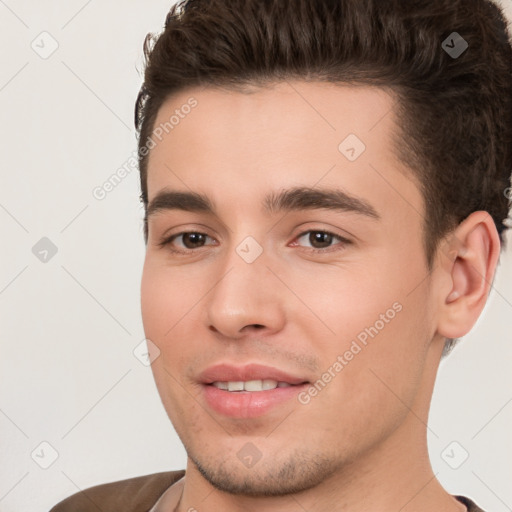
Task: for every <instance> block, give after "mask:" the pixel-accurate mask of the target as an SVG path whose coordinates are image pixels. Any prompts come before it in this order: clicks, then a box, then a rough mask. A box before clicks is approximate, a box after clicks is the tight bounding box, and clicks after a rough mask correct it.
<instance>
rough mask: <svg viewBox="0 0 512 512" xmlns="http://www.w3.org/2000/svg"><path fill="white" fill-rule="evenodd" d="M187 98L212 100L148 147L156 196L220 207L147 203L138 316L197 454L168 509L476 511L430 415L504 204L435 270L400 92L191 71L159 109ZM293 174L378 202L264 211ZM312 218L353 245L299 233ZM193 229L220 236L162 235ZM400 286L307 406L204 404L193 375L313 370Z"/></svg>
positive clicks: (492, 256) (478, 217) (479, 288)
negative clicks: (431, 430)
mask: <svg viewBox="0 0 512 512" xmlns="http://www.w3.org/2000/svg"><path fill="white" fill-rule="evenodd" d="M191 96H193V97H194V98H195V99H196V100H197V101H198V105H197V107H196V108H195V109H193V110H192V111H191V113H190V114H188V116H186V117H185V118H184V119H182V120H181V121H180V123H179V125H177V126H175V127H174V129H173V130H172V131H170V132H169V134H168V135H166V136H164V137H163V139H162V141H161V142H159V143H158V144H157V145H156V147H154V148H153V149H151V152H150V156H149V167H148V195H149V201H151V200H152V198H154V196H155V195H156V193H157V192H158V191H160V190H161V189H163V188H169V189H174V190H181V191H194V192H200V193H203V194H206V195H208V196H209V197H210V199H211V201H212V202H213V203H215V205H216V207H217V215H209V214H204V213H195V212H187V211H178V210H162V211H159V212H157V213H155V214H154V215H151V216H150V218H149V224H148V227H149V238H148V243H147V251H146V258H145V262H144V269H143V275H142V283H141V306H142V317H143V323H144V329H145V333H146V337H147V338H149V339H150V340H151V341H152V342H153V343H154V344H155V345H156V347H158V349H159V350H160V354H159V356H158V357H157V358H156V359H155V360H154V362H153V363H152V371H153V375H154V378H155V382H156V385H157V388H158V391H159V394H160V397H161V399H162V402H163V405H164V407H165V409H166V411H167V414H168V416H169V418H170V420H171V422H172V424H173V425H174V428H175V429H176V432H177V433H178V435H179V436H180V439H181V440H182V442H183V444H184V446H185V448H186V451H187V454H188V462H187V467H186V477H185V478H184V479H183V480H181V481H180V482H179V483H177V484H175V485H174V486H172V487H171V488H170V490H169V491H168V493H166V495H164V497H163V498H162V502H161V503H163V505H162V509H161V510H165V511H172V510H173V509H174V507H175V506H176V504H177V503H178V500H179V499H180V496H181V501H180V503H179V508H178V510H179V511H188V510H194V509H195V510H198V511H201V512H210V511H212V512H213V511H218V510H223V511H227V512H230V511H259V512H266V511H277V510H279V511H282V512H288V511H290V512H291V511H302V510H308V511H309V512H316V511H325V510H335V511H349V510H350V511H351V512H362V511H368V510H376V511H377V510H378V511H379V512H391V511H393V512H396V511H397V510H400V511H401V512H408V511H415V512H422V511H433V510H444V511H453V512H455V511H463V510H465V507H464V505H462V504H461V503H459V502H458V501H457V500H455V498H453V497H452V496H451V495H450V494H448V493H447V492H446V491H445V490H444V489H443V488H442V487H441V485H440V484H439V482H438V481H437V479H436V478H435V477H434V474H433V472H432V468H431V465H430V462H429V458H428V451H427V439H426V425H427V419H428V410H429V406H430V400H431V397H432V392H433V387H434V382H435V377H436V373H437V369H438V365H439V362H440V358H441V353H442V349H443V345H444V340H445V337H460V336H463V335H464V334H466V333H467V332H468V331H469V330H470V329H471V327H472V326H473V325H474V323H475V322H476V320H477V318H478V316H479V315H480V313H481V311H482V309H483V307H484V305H485V301H486V299H487V295H488V293H489V289H490V286H491V282H492V279H493V276H494V271H495V268H496V264H497V259H498V255H499V248H500V242H499V238H498V234H497V232H496V229H495V227H494V224H493V222H492V219H491V218H490V216H489V215H488V214H487V213H486V212H475V213H473V214H471V215H470V216H469V217H468V218H467V219H466V220H465V221H464V222H463V223H461V224H460V225H459V226H458V228H457V230H456V231H455V232H454V233H453V236H451V237H448V238H447V239H446V240H444V241H443V242H442V243H441V245H440V247H439V250H438V253H437V255H436V258H435V262H434V268H433V270H432V272H430V273H429V271H428V269H427V265H426V258H425V254H424V250H423V245H422V242H423V238H422V237H423V232H422V222H423V216H424V214H425V211H424V203H423V198H422V195H421V192H420V189H419V188H418V184H417V182H416V181H415V180H414V179H413V177H412V173H411V172H410V170H409V169H407V168H406V167H405V166H404V165H403V164H402V163H401V162H400V161H399V160H398V159H397V157H396V156H395V152H394V151H393V146H392V136H393V134H394V133H396V131H397V124H396V122H395V119H394V115H393V108H394V98H393V96H391V94H390V93H388V92H385V91H384V90H383V89H378V88H374V87H354V86H340V85H333V84H326V83H321V82H309V83H308V82H304V81H293V82H292V81H290V82H280V83H278V84H274V86H272V87H265V88H264V89H259V90H257V91H256V92H253V93H252V94H242V93H240V92H228V91H225V90H220V89H214V88H193V89H187V90H186V91H181V92H180V93H179V94H176V95H174V96H171V97H169V98H168V99H167V101H166V102H165V103H164V105H163V106H162V107H161V109H160V111H159V114H158V118H157V121H156V124H155V126H157V125H158V124H159V123H163V122H165V121H167V120H168V119H169V117H170V116H171V115H172V114H173V113H174V111H175V109H176V108H180V106H182V105H183V104H185V103H186V102H187V99H188V98H190V97H191ZM349 133H354V134H357V136H358V137H359V138H360V139H361V140H362V141H363V142H364V144H365V145H366V150H365V151H364V152H363V153H362V154H361V156H359V158H358V159H357V160H355V161H354V162H350V161H349V160H347V158H345V156H344V155H343V154H341V152H340V151H339V150H338V146H339V144H340V143H341V142H342V141H343V140H344V139H345V137H346V136H347V135H348V134H349ZM290 186H305V187H311V188H313V187H315V188H318V187H326V188H328V187H338V188H343V190H344V191H346V192H348V193H350V194H352V195H355V196H358V197H360V198H363V199H364V200H365V201H367V202H368V203H370V204H371V205H372V206H373V207H374V209H375V210H376V211H377V212H378V214H379V215H380V219H378V220H376V219H372V218H369V217H365V216H362V215H358V214H355V213H353V212H338V211H329V210H302V211H295V212H287V213H282V212H281V213H277V214H273V215H271V214H268V213H265V212H264V211H263V210H262V208H261V202H262V199H263V197H264V196H265V195H266V194H267V193H269V192H270V191H279V190H281V189H284V188H288V187H290ZM307 230H310V231H313V232H315V231H322V230H327V231H331V232H334V233H335V234H336V235H339V236H342V237H345V238H347V239H349V240H350V241H351V243H349V244H346V243H343V242H341V241H340V240H339V239H337V238H336V237H333V238H332V239H330V241H329V239H327V241H325V239H324V241H322V240H321V241H320V242H316V243H315V239H314V238H313V234H314V233H313V234H311V236H309V235H308V234H306V235H305V236H300V237H299V235H301V234H302V233H303V232H305V231H307ZM183 232H196V233H197V232H199V233H205V234H206V235H208V237H205V238H203V242H202V246H201V243H199V244H198V243H197V239H196V241H195V245H194V241H193V242H192V244H191V243H190V241H189V240H188V239H186V238H185V237H177V238H176V239H174V241H173V242H172V244H169V245H167V246H164V247H161V246H159V245H158V243H159V242H160V241H161V240H162V239H164V238H165V237H166V236H169V235H170V234H173V233H175V234H178V233H183ZM247 236H252V237H253V238H254V239H255V240H257V242H258V243H259V244H260V246H261V247H262V249H263V252H262V254H261V255H260V256H259V257H258V258H257V259H256V260H255V261H254V262H253V263H250V264H249V263H247V262H246V261H244V260H243V259H242V258H241V257H240V256H239V254H238V253H237V252H236V248H237V246H238V245H239V244H240V243H241V242H242V240H244V239H245V238H246V237H247ZM187 242H188V245H185V244H187ZM313 248H317V249H320V250H323V251H324V253H322V254H320V253H318V254H315V253H312V252H311V250H312V249H313ZM322 248H323V249H322ZM171 249H176V250H182V251H187V250H188V252H186V253H185V254H181V255H180V254H175V253H173V252H172V251H171ZM397 302H398V303H399V304H400V305H401V306H402V309H401V311H400V312H399V313H397V314H396V315H395V316H394V318H393V319H392V320H390V321H389V322H388V323H386V324H385V327H384V328H382V329H381V330H380V331H379V332H378V334H377V335H376V336H375V337H374V338H373V339H369V340H368V344H367V346H364V347H363V349H362V350H361V351H360V352H359V353H358V354H357V355H356V356H354V358H353V359H352V360H351V361H349V362H348V364H347V365H346V366H344V368H343V370H342V371H340V372H339V373H337V374H336V376H335V377H334V378H332V380H331V381H330V382H329V383H328V385H326V386H325V388H323V389H322V390H321V392H320V393H318V394H317V396H315V397H313V398H311V400H310V402H309V403H307V404H301V403H299V401H298V400H295V399H292V400H289V401H288V402H286V403H285V404H284V405H282V406H280V407H277V408H276V409H273V410H272V411H270V412H268V413H267V414H265V415H263V416H260V417H257V418H252V419H239V418H238V419H233V418H227V417H225V416H222V415H219V414H217V413H216V412H215V411H212V410H211V409H209V408H208V406H207V405H206V403H205V401H204V399H203V397H202V394H201V386H200V385H199V384H198V382H197V376H198V374H199V372H201V371H202V370H204V369H205V368H207V367H208V366H211V365H213V364H216V363H220V362H229V363H233V364H245V363H248V362H258V363H261V364H266V365H269V366H274V367H278V368H280V369H282V370H284V371H287V372H288V373H292V374H294V375H300V376H303V377H305V379H307V380H309V381H310V382H315V381H316V380H317V379H319V378H320V377H321V376H322V374H323V373H324V372H326V371H327V369H328V368H329V367H332V365H333V363H334V362H335V361H336V360H337V357H338V355H340V354H344V353H345V352H346V350H348V349H349V348H350V346H351V343H352V341H353V340H355V339H356V337H357V335H358V334H359V333H361V331H364V329H365V328H367V327H369V326H372V325H374V324H375V322H376V321H377V320H378V319H379V318H380V315H381V314H383V313H385V312H386V311H387V310H388V309H389V308H391V307H392V305H393V304H394V303H397ZM255 324H258V325H259V327H258V326H256V325H255ZM448 441H449V440H448ZM248 442H251V443H252V444H253V445H254V446H255V447H256V448H257V450H259V452H260V453H261V459H260V460H259V461H258V462H257V463H256V464H255V465H254V466H252V467H251V468H247V467H246V466H245V465H244V464H242V462H241V460H240V459H239V458H238V457H237V452H238V451H239V450H240V449H242V447H244V445H245V444H246V443H248ZM397 483H399V485H397ZM158 510H160V509H158Z"/></svg>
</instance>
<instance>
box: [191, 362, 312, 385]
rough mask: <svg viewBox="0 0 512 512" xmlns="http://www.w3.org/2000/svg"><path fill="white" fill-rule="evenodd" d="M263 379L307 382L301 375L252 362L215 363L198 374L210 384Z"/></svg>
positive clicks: (203, 381)
mask: <svg viewBox="0 0 512 512" xmlns="http://www.w3.org/2000/svg"><path fill="white" fill-rule="evenodd" d="M264 379H270V380H275V381H277V382H287V383H288V384H302V383H304V382H308V381H307V379H305V378H303V377H299V376H295V375H290V374H289V373H286V372H284V371H282V370H279V369H278V368H274V367H271V366H265V365H261V364H254V363H253V364H247V365H244V366H234V365H230V364H226V363H224V364H217V365H214V366H210V367H208V368H207V369H206V370H204V371H203V372H201V373H200V374H199V380H200V381H201V382H202V383H203V384H211V383H212V382H240V381H244V382H245V381H248V380H264Z"/></svg>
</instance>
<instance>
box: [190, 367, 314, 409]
mask: <svg viewBox="0 0 512 512" xmlns="http://www.w3.org/2000/svg"><path fill="white" fill-rule="evenodd" d="M200 383H201V384H202V389H203V397H204V400H205V403H206V405H207V407H209V408H210V409H212V410H213V411H215V412H216V413H218V414H220V415H223V416H227V417H231V418H255V417H258V416H262V415H264V414H266V413H268V412H270V411H271V410H273V409H274V408H276V407H277V406H278V405H282V404H283V403H284V402H287V401H289V400H291V399H293V398H294V397H296V396H297V394H298V393H299V392H300V391H302V390H304V389H305V388H306V387H307V386H308V385H309V384H310V382H309V380H307V379H306V378H304V377H300V376H295V375H291V374H288V373H286V372H284V371H282V370H279V369H277V368H273V367H269V366H263V365H259V364H250V365H246V366H242V367H237V366H232V365H227V364H222V365H216V366H213V367H210V368H208V369H207V370H206V371H204V372H203V373H202V374H201V375H200Z"/></svg>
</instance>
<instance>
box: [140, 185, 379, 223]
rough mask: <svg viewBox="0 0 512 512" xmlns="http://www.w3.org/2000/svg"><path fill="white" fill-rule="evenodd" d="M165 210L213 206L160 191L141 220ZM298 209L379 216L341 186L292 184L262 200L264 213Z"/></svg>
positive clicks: (202, 198) (192, 195)
mask: <svg viewBox="0 0 512 512" xmlns="http://www.w3.org/2000/svg"><path fill="white" fill-rule="evenodd" d="M165 210H184V211H188V212H198V213H207V214H210V215H217V214H216V207H215V205H214V204H213V202H212V201H211V200H210V198H209V197H208V196H206V195H204V194H199V193H197V192H186V191H177V190H169V189H167V188H164V189H162V190H160V191H159V192H158V193H157V194H156V195H155V197H154V198H153V199H152V200H151V201H150V203H149V205H148V208H147V212H146V216H145V219H146V220H147V219H149V217H151V216H152V215H154V214H156V213H157V212H161V211H165ZM301 210H334V211H339V212H349V213H356V214H358V215H362V216H365V217H368V218H371V219H376V220H378V219H380V218H381V217H380V215H379V214H378V213H377V211H376V210H375V208H374V207H373V206H372V205H371V204H370V203H368V202H367V201H366V200H364V199H362V198H360V197H356V196H353V195H350V194H348V193H347V192H345V191H343V190H341V189H333V188H315V189H312V188H308V187H293V188H290V189H286V190H282V191H279V192H271V193H270V194H268V195H267V196H266V197H265V198H264V200H263V211H264V212H265V213H267V214H270V215H272V214H277V213H280V212H289V211H301Z"/></svg>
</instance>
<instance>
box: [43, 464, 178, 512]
mask: <svg viewBox="0 0 512 512" xmlns="http://www.w3.org/2000/svg"><path fill="white" fill-rule="evenodd" d="M184 474H185V470H179V471H166V472H162V473H152V474H150V475H144V476H138V477H134V478H128V479H126V480H118V481H116V482H109V483H105V484H100V485H95V486H94V487H89V488H87V489H84V490H83V491H80V492H77V493H75V494H72V495H71V496H69V497H67V498H66V499H65V500H63V501H61V502H59V503H58V504H57V505H55V506H54V507H53V508H52V509H51V510H50V512H115V511H118V510H122V511H123V512H147V511H148V510H149V509H150V508H151V507H152V506H153V505H154V504H155V502H156V501H157V500H158V498H159V497H160V496H161V495H162V494H163V493H164V492H165V490H166V489H167V488H168V487H169V486H170V485H172V484H173V483H174V482H176V481H178V480H179V479H180V478H181V477H182V476H183V475H184Z"/></svg>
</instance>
